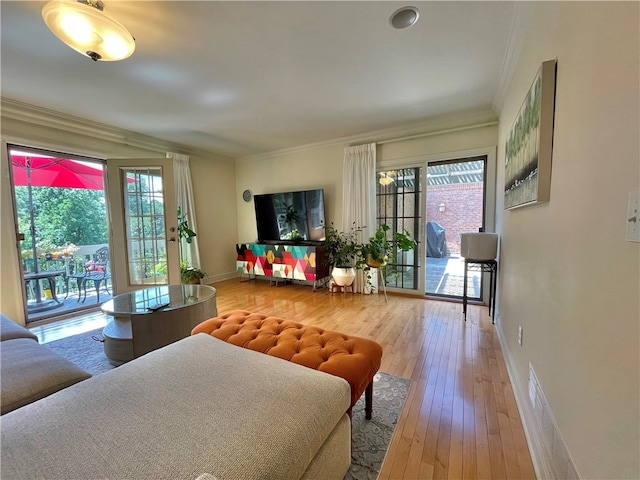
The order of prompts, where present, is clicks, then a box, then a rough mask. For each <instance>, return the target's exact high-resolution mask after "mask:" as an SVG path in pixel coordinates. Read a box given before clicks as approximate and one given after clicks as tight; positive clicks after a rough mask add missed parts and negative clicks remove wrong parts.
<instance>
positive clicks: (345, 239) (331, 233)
mask: <svg viewBox="0 0 640 480" xmlns="http://www.w3.org/2000/svg"><path fill="white" fill-rule="evenodd" d="M359 230H360V229H359V228H356V226H355V223H354V225H353V227H352V228H351V231H349V232H341V231H339V230H337V229H336V228H335V227H334V226H333V223H331V225H328V226H327V227H326V228H325V240H324V242H323V243H322V247H323V251H324V260H325V264H326V265H327V266H328V267H329V268H336V267H337V268H351V267H356V266H357V265H356V263H357V257H358V251H359V244H358V241H357V240H358V237H357V232H358V231H359Z"/></svg>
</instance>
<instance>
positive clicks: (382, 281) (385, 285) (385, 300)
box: [376, 266, 389, 303]
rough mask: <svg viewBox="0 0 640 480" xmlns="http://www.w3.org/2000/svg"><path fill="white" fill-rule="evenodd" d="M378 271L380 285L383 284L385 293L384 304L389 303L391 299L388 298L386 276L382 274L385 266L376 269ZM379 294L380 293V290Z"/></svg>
mask: <svg viewBox="0 0 640 480" xmlns="http://www.w3.org/2000/svg"><path fill="white" fill-rule="evenodd" d="M376 270H377V271H378V285H380V283H382V291H383V292H384V303H389V299H388V298H387V282H385V280H384V274H383V273H382V270H384V266H383V267H380V268H376ZM378 293H380V290H379V289H378Z"/></svg>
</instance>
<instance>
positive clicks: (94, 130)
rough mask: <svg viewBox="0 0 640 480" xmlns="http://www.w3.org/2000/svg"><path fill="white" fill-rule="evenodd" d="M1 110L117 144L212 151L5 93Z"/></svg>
mask: <svg viewBox="0 0 640 480" xmlns="http://www.w3.org/2000/svg"><path fill="white" fill-rule="evenodd" d="M0 114H1V116H2V118H7V119H12V120H17V121H21V122H27V123H31V124H35V125H40V126H43V127H48V128H53V129H57V130H62V131H65V132H74V133H78V134H81V135H86V136H88V137H93V138H99V139H101V140H107V141H110V142H113V143H117V144H120V145H128V146H132V147H136V148H142V149H145V150H150V151H154V152H161V153H163V154H165V153H166V152H170V151H171V152H179V153H182V154H185V155H198V156H210V155H211V154H215V152H207V151H204V150H200V149H194V148H192V147H188V146H185V145H179V144H175V143H171V142H167V141H164V140H161V139H159V138H155V137H150V136H148V135H143V134H140V133H136V132H132V131H130V130H125V129H122V128H118V127H114V126H112V125H107V124H105V123H100V122H94V121H92V120H87V119H85V118H81V117H76V116H74V115H69V114H66V113H62V112H58V111H55V110H50V109H47V108H44V107H38V106H36V105H31V104H28V103H25V102H21V101H19V100H13V99H10V98H6V97H0ZM215 155H219V154H215Z"/></svg>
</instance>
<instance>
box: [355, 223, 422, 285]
mask: <svg viewBox="0 0 640 480" xmlns="http://www.w3.org/2000/svg"><path fill="white" fill-rule="evenodd" d="M389 230H390V227H389V225H386V224H382V225H381V226H380V228H379V229H378V230H377V231H376V233H375V235H374V236H373V237H370V238H369V241H368V242H367V243H363V244H362V245H361V246H360V247H359V256H360V259H361V260H360V261H361V263H363V264H364V265H362V270H363V271H364V272H365V275H366V277H367V284H368V285H369V287H371V269H372V268H384V267H385V266H386V265H387V263H389V261H391V260H393V259H394V258H395V257H396V253H397V251H398V250H400V251H403V252H408V251H409V250H413V249H415V248H416V246H417V244H416V241H415V240H414V239H413V238H412V237H411V234H410V233H409V232H408V231H407V230H405V231H404V232H395V234H394V235H393V240H390V239H389V238H388V236H387V232H389Z"/></svg>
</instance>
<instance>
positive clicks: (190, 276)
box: [180, 263, 206, 284]
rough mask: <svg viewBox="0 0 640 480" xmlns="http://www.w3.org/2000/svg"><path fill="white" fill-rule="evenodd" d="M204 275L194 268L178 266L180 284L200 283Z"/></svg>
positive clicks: (183, 265)
mask: <svg viewBox="0 0 640 480" xmlns="http://www.w3.org/2000/svg"><path fill="white" fill-rule="evenodd" d="M205 275H206V273H204V272H203V271H202V270H200V269H199V268H196V267H189V266H187V265H186V264H183V263H181V264H180V279H181V280H182V283H186V284H189V283H200V280H201V279H202V278H204V276H205Z"/></svg>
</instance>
